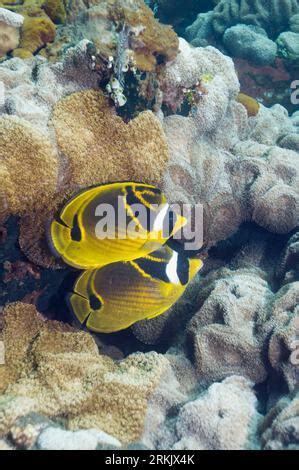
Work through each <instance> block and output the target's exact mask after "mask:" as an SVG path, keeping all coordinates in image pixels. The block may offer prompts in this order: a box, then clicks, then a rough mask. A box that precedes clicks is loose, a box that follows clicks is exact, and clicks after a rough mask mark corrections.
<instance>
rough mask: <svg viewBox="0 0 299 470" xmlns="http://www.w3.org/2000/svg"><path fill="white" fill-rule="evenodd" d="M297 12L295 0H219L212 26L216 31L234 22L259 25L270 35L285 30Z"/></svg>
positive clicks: (220, 30)
mask: <svg viewBox="0 0 299 470" xmlns="http://www.w3.org/2000/svg"><path fill="white" fill-rule="evenodd" d="M296 13H298V2H297V0H270V1H265V0H257V1H255V2H252V0H221V1H220V2H219V3H218V5H217V6H216V7H215V8H214V13H213V21H212V24H213V28H214V31H215V32H216V33H219V34H223V33H224V31H225V30H226V29H227V28H229V27H230V26H233V25H235V24H239V23H244V24H252V25H256V26H261V27H262V28H264V29H265V30H266V31H267V32H268V34H270V35H271V36H275V35H276V36H277V35H278V34H279V33H280V32H281V31H285V29H287V27H288V25H289V21H290V18H291V17H292V16H293V15H294V14H296Z"/></svg>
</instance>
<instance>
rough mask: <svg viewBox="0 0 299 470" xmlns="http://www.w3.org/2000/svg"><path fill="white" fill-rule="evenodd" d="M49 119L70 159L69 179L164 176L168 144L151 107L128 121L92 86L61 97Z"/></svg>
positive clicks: (153, 180) (82, 182)
mask: <svg viewBox="0 0 299 470" xmlns="http://www.w3.org/2000/svg"><path fill="white" fill-rule="evenodd" d="M50 124H52V125H53V127H54V130H55V133H56V139H57V143H58V147H59V149H60V151H61V152H63V154H64V155H65V156H66V157H67V159H68V167H69V178H70V181H71V184H73V185H88V184H89V185H91V184H95V183H97V182H99V181H101V182H102V183H106V182H109V181H114V180H123V181H126V180H142V181H146V182H147V183H155V184H158V183H159V182H160V181H161V178H162V175H163V171H164V168H165V166H166V163H167V160H168V149H167V146H166V142H165V141H164V139H163V135H162V128H161V125H160V123H159V122H158V120H157V119H156V118H155V116H154V115H153V114H152V113H151V112H144V113H141V114H139V115H138V117H137V118H135V119H133V120H132V121H130V122H129V123H128V124H125V123H124V122H123V120H122V119H121V118H120V117H118V116H116V115H115V113H114V112H113V110H112V108H111V107H109V105H108V102H107V100H106V98H105V97H104V96H103V95H102V94H101V93H99V92H97V91H94V90H88V91H83V92H79V93H74V94H72V95H70V96H68V97H66V98H64V99H63V100H61V101H60V102H59V103H58V104H57V105H56V106H55V108H54V111H53V114H52V118H51V121H50ZM82 168H85V171H82Z"/></svg>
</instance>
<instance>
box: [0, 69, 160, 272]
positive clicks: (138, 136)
mask: <svg viewBox="0 0 299 470" xmlns="http://www.w3.org/2000/svg"><path fill="white" fill-rule="evenodd" d="M25 70H26V66H25ZM23 71H24V69H23ZM7 72H8V74H6V70H4V75H5V77H7V76H9V71H7ZM41 75H42V73H41ZM53 78H54V77H53ZM40 82H41V84H39V81H38V86H37V90H38V92H37V95H35V97H36V98H37V103H34V104H33V108H31V111H32V112H30V113H29V115H28V114H27V113H26V111H27V110H28V108H27V109H26V110H25V113H26V114H24V115H23V118H22V119H20V118H17V117H14V116H11V117H7V116H5V117H3V118H1V122H0V129H1V131H0V132H1V135H2V136H3V139H2V141H1V149H0V156H1V163H0V175H1V183H2V186H1V187H2V188H3V191H4V193H5V197H6V199H7V202H8V209H7V212H8V213H10V214H18V215H21V216H22V217H23V219H22V223H21V239H20V244H21V247H22V249H23V250H24V252H25V253H26V254H27V255H28V256H29V257H30V258H31V259H33V260H35V261H36V262H38V263H41V264H42V265H53V264H54V260H53V259H52V258H51V256H50V254H49V253H48V254H47V251H48V250H45V246H46V245H45V243H44V242H43V240H42V238H43V234H44V230H45V222H46V220H47V219H48V218H49V216H50V214H51V213H53V211H55V210H56V208H57V206H58V204H61V203H62V201H63V200H64V198H65V197H67V196H69V195H70V194H71V193H72V192H73V191H75V190H78V189H79V188H80V187H86V186H90V185H92V184H96V183H100V182H103V183H104V182H107V181H117V180H130V179H132V180H136V181H138V180H141V181H144V182H148V183H156V184H157V183H158V182H159V181H160V180H161V178H162V174H163V172H164V168H165V165H166V162H167V160H168V149H167V146H166V142H165V138H164V135H163V131H162V128H161V125H160V123H159V121H158V120H157V118H156V117H155V116H154V115H153V113H151V112H150V111H148V112H144V113H141V114H139V116H138V117H137V118H136V119H134V120H132V121H130V122H129V123H128V124H125V123H124V122H123V121H122V119H121V118H120V117H118V116H116V114H115V112H114V111H113V109H112V108H111V107H110V106H109V104H108V101H107V99H106V98H105V97H104V96H103V94H102V93H101V92H98V91H95V90H88V91H81V92H78V93H74V94H71V95H70V96H68V97H67V98H65V99H62V100H61V101H60V102H58V103H57V105H56V106H55V107H54V109H53V112H52V116H51V119H50V120H49V123H47V120H48V117H49V113H50V110H51V105H52V106H53V104H52V103H51V102H50V103H49V105H48V106H49V107H48V106H47V105H46V106H45V103H46V104H47V99H48V97H50V99H51V100H52V99H53V97H52V96H51V95H46V96H45V92H44V89H40V86H41V87H42V85H43V84H44V77H43V75H42V77H41V80H40ZM7 83H9V81H8V80H6V84H7ZM22 86H24V85H22ZM54 86H55V84H54ZM25 87H26V85H25ZM28 88H29V89H30V90H31V85H29V86H28ZM64 93H65V91H64ZM25 97H26V92H25V96H24V98H25ZM57 98H58V97H56V99H57ZM8 99H9V98H8ZM25 99H26V98H25ZM41 101H42V102H43V107H39V106H38V104H39V103H40V102H41ZM19 104H20V101H18V103H17V106H18V105H19ZM23 109H24V108H23V107H22V106H20V110H21V112H23ZM16 111H17V112H18V111H19V110H17V109H16ZM35 112H37V113H38V114H37V119H36V120H35ZM32 118H33V119H34V123H35V122H36V121H37V120H38V122H39V126H41V125H42V127H43V129H42V131H41V130H38V129H36V128H34V127H33V126H32V125H31V124H30V123H29V122H28V120H29V121H31V120H32ZM15 135H18V136H19V138H18V142H17V145H16V139H15V137H14V136H15ZM20 155H22V159H23V165H22V168H20V166H19V164H18V163H17V162H18V161H19V158H20ZM35 167H36V168H37V170H36V171H35V172H34V173H33V172H32V168H35Z"/></svg>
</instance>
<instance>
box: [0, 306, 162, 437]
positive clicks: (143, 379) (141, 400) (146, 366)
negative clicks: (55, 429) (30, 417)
mask: <svg viewBox="0 0 299 470" xmlns="http://www.w3.org/2000/svg"><path fill="white" fill-rule="evenodd" d="M4 315H5V329H4V343H5V348H6V364H5V366H2V367H0V376H1V379H2V380H1V381H0V383H1V391H2V393H3V394H2V395H0V435H2V436H3V435H5V434H6V433H7V432H8V431H9V429H10V428H11V427H12V425H13V423H14V422H15V420H16V419H17V418H18V416H19V415H24V412H25V413H30V412H37V413H41V414H43V415H45V416H49V417H51V418H59V417H61V416H63V417H64V419H65V421H66V425H67V427H68V428H70V429H73V430H75V429H80V428H87V429H88V428H98V429H102V430H104V431H107V432H109V433H111V434H112V435H113V436H115V437H117V438H118V439H120V440H121V441H122V442H125V443H128V442H132V441H134V440H136V439H137V438H138V437H139V436H140V435H141V432H142V429H143V422H144V418H145V413H146V408H147V400H148V398H149V396H150V394H151V392H152V391H153V390H154V389H155V387H156V386H157V384H158V383H159V380H160V377H161V374H162V373H163V369H164V367H165V363H166V362H167V361H166V359H164V358H163V357H162V356H161V355H159V354H156V353H148V354H141V353H140V354H135V355H131V356H129V357H128V358H127V359H125V360H123V361H121V362H119V363H115V362H113V360H112V359H110V358H108V357H106V356H103V355H100V354H99V353H98V350H97V346H96V343H95V342H94V340H93V338H92V337H91V336H90V335H89V334H88V333H85V332H78V331H76V330H74V329H73V328H71V327H70V326H68V325H66V324H63V323H60V322H54V321H45V320H43V319H42V317H40V316H38V314H37V312H36V310H35V308H34V307H33V306H32V305H26V304H22V303H16V304H10V305H8V306H7V307H6V309H5V312H4ZM25 397H26V398H25ZM25 402H26V403H25ZM24 405H25V406H24Z"/></svg>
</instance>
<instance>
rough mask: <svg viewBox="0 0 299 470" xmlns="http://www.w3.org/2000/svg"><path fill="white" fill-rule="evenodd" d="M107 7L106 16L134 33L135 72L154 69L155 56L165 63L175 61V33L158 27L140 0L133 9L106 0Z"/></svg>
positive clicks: (126, 4) (123, 3)
mask: <svg viewBox="0 0 299 470" xmlns="http://www.w3.org/2000/svg"><path fill="white" fill-rule="evenodd" d="M108 4H109V7H110V8H109V13H110V17H111V18H112V19H113V20H114V21H121V22H123V23H124V24H128V25H129V26H130V28H131V30H132V31H133V32H135V34H134V36H133V38H132V49H133V50H134V51H135V60H136V64H137V67H138V68H139V69H141V70H144V71H152V70H154V69H155V66H156V63H157V62H156V57H158V56H160V58H162V59H163V60H165V61H166V62H167V61H170V60H173V59H175V57H176V55H177V52H178V45H179V43H178V37H177V35H176V33H175V32H174V31H173V30H172V28H171V27H170V26H165V25H162V24H160V23H159V22H158V21H157V20H156V19H155V17H154V14H153V12H152V10H151V9H150V8H149V7H148V6H147V5H145V3H144V2H143V0H136V1H135V2H134V5H133V8H132V5H131V4H130V2H128V1H121V0H113V1H111V0H110V1H108Z"/></svg>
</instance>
